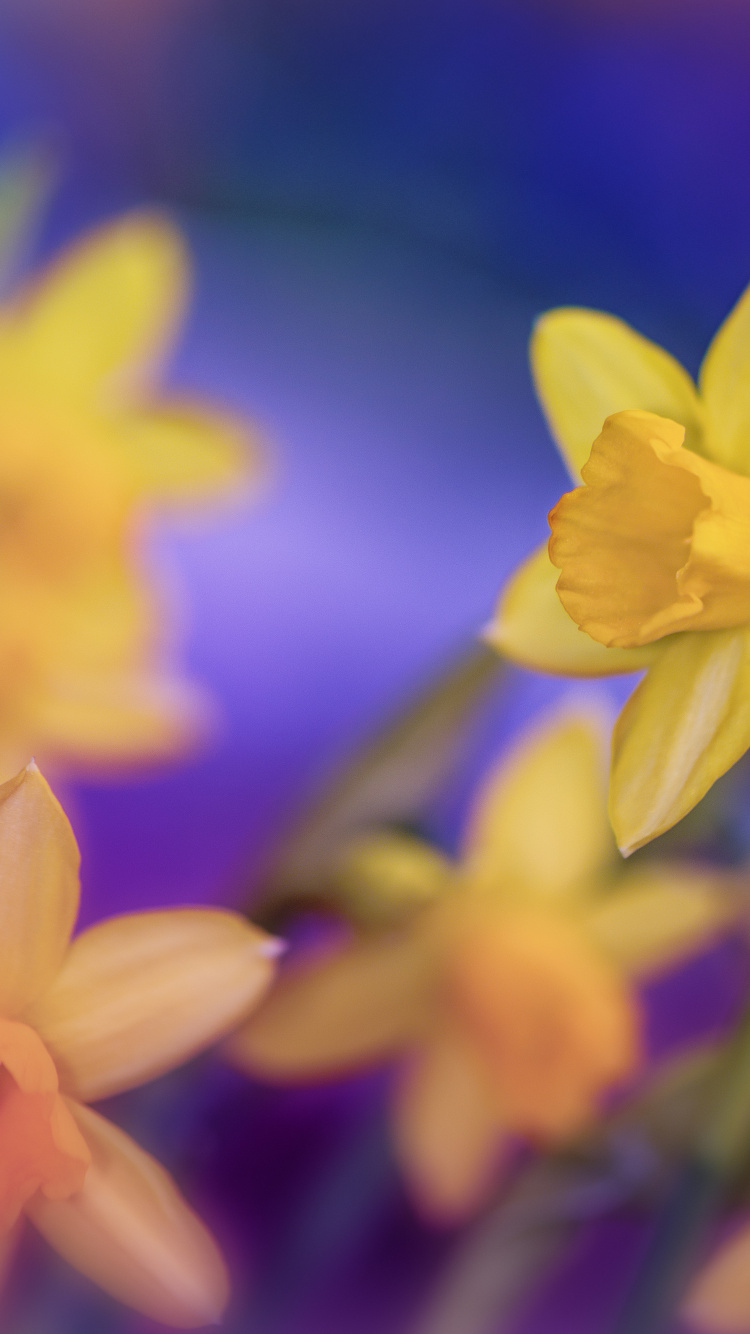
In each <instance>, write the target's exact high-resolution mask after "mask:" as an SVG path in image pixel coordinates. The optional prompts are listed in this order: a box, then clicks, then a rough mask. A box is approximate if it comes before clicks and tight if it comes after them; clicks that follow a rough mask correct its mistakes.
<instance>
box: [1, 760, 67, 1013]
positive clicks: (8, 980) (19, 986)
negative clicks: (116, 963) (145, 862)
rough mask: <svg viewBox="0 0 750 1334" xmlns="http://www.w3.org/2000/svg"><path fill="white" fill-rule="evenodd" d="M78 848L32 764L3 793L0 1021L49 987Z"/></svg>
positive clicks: (62, 941)
mask: <svg viewBox="0 0 750 1334" xmlns="http://www.w3.org/2000/svg"><path fill="white" fill-rule="evenodd" d="M79 861H80V858H79V854H78V847H77V845H76V841H75V837H74V835H73V830H72V829H71V827H70V824H69V823H68V819H67V817H66V815H65V812H64V811H63V809H62V807H61V806H60V803H59V802H58V801H57V800H56V798H55V797H54V796H53V794H52V792H51V791H50V788H49V786H48V784H47V783H46V782H45V780H44V778H43V777H42V775H41V774H40V772H39V770H38V769H37V767H36V765H35V764H33V763H32V764H30V765H29V766H28V768H26V769H22V770H21V772H20V773H19V774H17V775H16V777H15V778H12V779H10V780H9V782H7V783H4V784H3V785H2V787H0V877H1V882H2V892H0V1014H4V1015H6V1016H12V1015H16V1014H18V1013H19V1012H20V1011H21V1010H22V1009H23V1008H24V1007H25V1006H26V1005H28V1004H29V1002H30V1001H33V1000H34V999H35V998H36V997H37V996H38V995H39V994H40V992H42V991H43V990H44V989H45V988H46V987H48V986H49V985H50V983H51V982H52V980H53V978H54V977H55V974H56V973H57V971H58V969H59V967H60V963H61V961H62V959H63V956H64V954H65V951H66V949H67V946H68V941H69V939H70V933H71V931H72V929H73V924H74V922H75V919H76V914H77V912H78V897H79V882H78V865H79Z"/></svg>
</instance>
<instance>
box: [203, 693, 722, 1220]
mask: <svg viewBox="0 0 750 1334" xmlns="http://www.w3.org/2000/svg"><path fill="white" fill-rule="evenodd" d="M605 789H606V775H605V768H604V763H603V735H602V729H601V726H600V724H599V722H598V720H597V719H596V718H595V717H593V716H592V715H589V714H585V715H584V714H580V713H568V714H564V715H562V716H561V717H558V718H556V719H554V720H553V721H552V722H550V723H548V724H547V725H546V726H545V727H543V728H542V729H541V730H539V731H537V732H535V733H533V734H532V735H531V736H529V737H527V738H525V739H524V740H523V741H522V742H521V744H520V745H519V746H518V748H517V749H516V751H515V753H513V754H512V755H511V756H510V757H509V758H506V759H504V760H503V762H502V763H501V764H500V765H499V767H498V768H497V770H496V771H495V772H494V773H492V774H491V775H490V777H489V779H488V781H487V782H486V784H485V785H484V787H483V789H482V791H481V792H480V794H479V798H478V801H477V803H476V807H475V811H474V814H473V817H472V819H471V820H470V823H469V829H468V833H467V837H466V841H465V850H464V854H463V857H462V859H461V860H460V862H459V863H458V864H457V865H454V864H452V863H450V862H449V861H448V860H447V859H446V858H443V857H439V856H438V855H437V854H436V853H435V852H434V850H432V849H427V848H421V852H420V845H419V844H418V843H415V842H414V841H413V840H409V841H407V842H406V843H405V842H404V840H403V839H402V838H400V837H398V836H395V835H394V836H377V837H374V838H373V839H370V840H367V841H366V842H365V843H363V844H362V845H361V846H360V847H359V848H357V847H355V848H353V849H352V851H351V853H350V854H349V855H348V856H347V858H346V860H345V862H344V864H343V865H344V868H345V874H346V875H347V876H348V878H349V881H350V885H351V893H352V895H356V894H358V893H359V892H360V887H361V886H364V895H365V900H366V903H367V905H368V907H371V900H372V896H373V893H374V891H375V887H376V880H377V879H379V880H380V882H381V883H382V885H383V893H384V899H385V902H386V903H387V904H388V905H390V909H391V910H392V908H393V904H394V903H395V902H396V901H397V899H398V896H399V894H401V895H403V896H405V897H406V898H407V899H408V905H410V907H409V910H408V911H406V910H405V911H404V914H403V917H402V918H401V920H399V921H398V923H397V924H395V925H393V926H391V927H390V928H389V929H387V930H386V929H381V930H378V931H377V932H371V933H369V934H364V935H361V936H360V937H359V938H357V939H355V940H354V941H353V942H352V943H351V944H349V945H346V946H344V947H341V946H339V947H337V948H336V949H335V950H334V951H333V952H328V953H326V954H324V955H323V956H322V957H318V958H313V959H312V960H310V959H303V960H302V961H301V962H298V963H296V964H294V963H292V964H290V966H289V967H288V969H287V970H285V971H283V972H282V974H281V976H280V978H279V981H278V983H277V985H276V986H274V987H273V988H272V990H271V992H270V993H269V995H268V997H267V999H266V1000H265V1001H264V1002H263V1004H262V1005H261V1007H260V1009H259V1010H258V1011H257V1012H256V1013H255V1014H254V1015H253V1016H252V1017H251V1018H250V1019H249V1021H248V1022H247V1024H246V1025H245V1026H244V1027H243V1028H242V1029H240V1030H239V1031H238V1033H237V1034H236V1036H235V1037H233V1038H232V1039H231V1042H230V1048H229V1050H230V1054H231V1058H232V1059H233V1060H234V1061H235V1062H236V1063H237V1064H239V1065H240V1066H241V1067H242V1068H244V1069H247V1070H248V1071H250V1072H252V1073H254V1074H256V1075H257V1074H259V1075H261V1076H264V1077H266V1078H271V1079H279V1080H285V1079H291V1080H300V1079H312V1078H315V1077H319V1076H321V1075H325V1074H337V1073H340V1072H342V1071H346V1070H348V1069H351V1068H356V1067H357V1066H361V1065H364V1064H367V1063H369V1062H374V1061H378V1060H384V1059H386V1058H390V1059H397V1060H398V1062H399V1067H400V1071H401V1074H400V1079H399V1081H398V1085H397V1090H396V1098H395V1106H394V1133H395V1140H396V1146H397V1151H398V1154H399V1156H400V1159H401V1162H402V1164H403V1167H404V1170H405V1173H406V1175H407V1178H408V1180H409V1182H410V1183H411V1186H412V1189H413V1192H414V1194H415V1197H416V1199H417V1201H418V1202H419V1203H420V1205H421V1207H422V1208H423V1209H424V1211H425V1212H426V1213H427V1214H428V1215H430V1216H433V1217H442V1218H446V1217H454V1218H455V1217H459V1216H461V1215H463V1214H466V1213H468V1212H470V1211H471V1210H472V1209H473V1208H474V1207H476V1205H477V1204H478V1203H479V1202H480V1201H481V1200H482V1198H483V1197H484V1195H485V1193H486V1192H487V1190H488V1189H489V1188H490V1187H491V1185H492V1182H493V1179H494V1178H495V1175H496V1171H497V1168H498V1166H499V1165H500V1164H501V1163H502V1160H503V1158H504V1156H505V1155H506V1154H507V1150H508V1147H509V1146H510V1144H511V1143H512V1142H513V1139H514V1137H517V1136H519V1135H520V1136H525V1137H528V1138H530V1139H531V1140H532V1141H533V1142H535V1143H540V1144H555V1143H558V1142H560V1141H561V1140H564V1139H566V1138H567V1137H569V1136H571V1135H575V1134H576V1133H578V1132H579V1131H581V1130H583V1129H585V1128H586V1127H587V1126H588V1125H590V1123H591V1122H592V1120H593V1119H594V1118H595V1116H596V1114H597V1111H598V1109H599V1106H600V1104H601V1100H602V1098H603V1097H604V1096H605V1095H606V1093H607V1092H608V1091H609V1090H610V1089H612V1088H614V1087H615V1086H617V1085H618V1084H621V1083H622V1081H624V1080H627V1079H628V1077H629V1076H631V1075H632V1074H633V1072H634V1071H635V1070H636V1068H637V1066H638V1063H639V1060H640V1057H641V1036H640V1014H639V1005H638V1000H637V994H636V989H635V985H634V984H635V982H636V981H637V979H638V978H639V977H641V976H643V975H644V974H646V973H648V972H650V971H653V970H657V969H660V968H664V967H665V966H667V965H668V964H670V963H672V962H673V961H675V960H677V959H679V958H680V957H682V956H684V955H685V954H687V953H688V952H690V951H691V950H694V949H695V948H697V947H698V946H699V945H700V944H702V943H703V942H705V941H706V940H707V939H708V938H709V937H710V936H711V935H712V933H715V932H716V931H717V930H719V929H720V928H721V927H722V926H723V925H724V924H725V923H726V922H727V920H728V916H729V912H730V909H729V907H728V899H727V897H726V896H725V895H722V894H721V893H720V892H719V890H718V889H717V885H716V882H715V880H710V879H709V878H708V877H703V876H701V875H699V874H697V873H696V872H695V871H689V870H687V869H684V870H683V869H680V868H678V867H672V868H666V867H665V868H661V869H659V870H657V869H651V870H649V871H641V872H638V873H635V872H632V873H630V874H627V873H625V874H623V872H624V867H623V864H622V862H621V861H620V859H619V857H618V855H617V852H616V849H615V847H614V843H613V841H612V836H611V832H610V830H609V825H608V822H607V816H606V800H605Z"/></svg>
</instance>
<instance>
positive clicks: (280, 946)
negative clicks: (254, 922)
mask: <svg viewBox="0 0 750 1334" xmlns="http://www.w3.org/2000/svg"><path fill="white" fill-rule="evenodd" d="M287 949H288V946H287V943H286V941H285V940H279V938H278V936H269V937H268V939H267V940H264V941H262V942H261V944H260V945H259V946H258V954H259V955H260V956H261V958H262V959H278V958H279V956H280V955H281V954H286V951H287Z"/></svg>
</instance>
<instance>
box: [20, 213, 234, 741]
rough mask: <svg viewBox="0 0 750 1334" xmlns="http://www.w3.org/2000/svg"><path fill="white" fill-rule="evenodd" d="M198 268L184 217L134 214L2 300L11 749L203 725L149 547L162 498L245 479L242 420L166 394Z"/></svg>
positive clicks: (165, 735)
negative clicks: (147, 558) (147, 526)
mask: <svg viewBox="0 0 750 1334" xmlns="http://www.w3.org/2000/svg"><path fill="white" fill-rule="evenodd" d="M188 275H189V266H188V260H187V256H186V252H185V248H184V245H183V242H182V240H181V237H180V235H179V233H178V232H177V231H176V230H175V228H174V227H172V226H171V225H170V224H169V223H168V222H167V221H166V220H164V219H162V218H160V217H159V216H157V215H151V214H149V213H134V214H131V215H128V216H125V217H124V218H122V219H120V220H118V221H116V222H114V223H112V224H109V225H107V226H104V227H102V228H100V229H99V230H97V231H94V232H92V233H91V234H90V235H88V236H87V237H85V238H84V239H83V240H82V241H80V242H78V243H77V244H75V245H73V246H72V247H71V248H70V249H69V250H67V251H66V252H65V253H64V254H63V255H62V256H61V257H60V258H59V259H58V260H57V261H56V262H54V263H53V264H52V265H51V267H50V268H48V269H47V271H46V272H44V273H42V274H41V276H40V277H39V278H38V279H37V280H36V281H34V282H33V283H32V284H31V285H29V286H28V287H27V288H26V289H25V290H23V291H21V292H20V293H19V294H18V295H17V296H16V297H14V298H13V299H12V300H11V301H9V302H8V303H7V304H5V305H4V306H2V307H0V751H3V752H5V753H6V754H8V755H11V756H12V755H15V754H16V753H19V752H20V753H23V754H24V755H28V754H29V752H30V751H33V752H34V753H36V754H37V755H38V756H40V757H41V758H42V759H43V760H44V762H47V761H48V760H55V761H59V760H62V761H64V762H66V763H73V762H79V763H81V762H82V763H107V762H119V761H122V760H130V759H141V758H146V759H148V758H150V757H152V756H160V755H164V754H166V755H168V754H170V753H171V752H173V751H175V750H177V749H180V748H182V747H184V746H185V744H186V743H187V742H189V741H190V740H191V738H193V737H194V736H195V733H196V730H200V729H201V728H202V727H203V726H204V723H205V700H204V699H203V697H202V695H201V693H200V692H199V691H197V690H196V689H195V688H194V687H191V686H189V685H188V684H187V683H186V682H184V681H182V680H181V679H180V678H179V677H177V676H175V675H174V674H173V673H172V672H171V670H170V669H169V667H168V663H167V650H168V649H169V648H170V647H171V644H170V642H169V641H170V636H169V635H167V634H165V629H164V625H165V616H164V607H161V606H160V605H159V602H160V599H159V598H158V597H157V595H156V590H155V586H154V581H153V578H152V577H151V576H150V574H149V572H148V570H147V569H146V568H145V566H144V561H143V557H142V553H141V551H140V545H141V539H142V537H143V530H144V523H145V521H146V520H147V518H148V516H149V514H150V513H152V512H153V511H154V510H155V509H156V508H157V507H160V506H161V507H163V506H165V505H170V506H180V507H183V506H185V505H189V506H191V505H193V506H194V505H195V504H196V502H201V503H205V501H206V500H210V499H211V498H212V497H218V496H220V495H222V494H224V495H228V494H232V493H235V492H236V490H237V487H238V485H239V484H240V483H241V482H242V481H243V479H245V478H246V476H247V473H248V464H249V459H250V455H249V452H248V444H249V443H250V441H249V431H248V428H247V426H246V425H245V424H244V423H243V422H241V421H239V420H238V419H235V418H233V417H232V416H230V415H229V414H227V413H224V412H221V411H219V410H215V409H212V408H210V407H205V406H202V405H200V404H199V403H194V402H192V401H191V400H190V399H188V398H185V397H184V396H177V397H174V396H172V397H164V396H159V395H158V394H157V393H156V378H157V374H158V371H159V369H160V365H161V362H162V361H163V359H164V356H165V354H166V352H167V351H168V349H169V347H170V345H171V343H172V342H173V340H174V336H175V334H176V331H177V327H178V325H179V322H180V320H181V318H182V313H183V308H184V304H185V299H186V294H187V286H188ZM6 767H7V763H6ZM16 767H18V766H17V765H16Z"/></svg>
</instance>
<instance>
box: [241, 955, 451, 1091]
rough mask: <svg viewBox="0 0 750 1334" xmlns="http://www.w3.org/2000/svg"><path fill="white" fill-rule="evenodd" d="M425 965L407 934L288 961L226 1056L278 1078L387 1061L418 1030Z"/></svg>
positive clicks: (427, 979) (425, 997) (428, 961)
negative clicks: (296, 961) (297, 962)
mask: <svg viewBox="0 0 750 1334" xmlns="http://www.w3.org/2000/svg"><path fill="white" fill-rule="evenodd" d="M433 967H434V965H433V960H432V956H431V954H430V951H429V945H428V944H427V942H426V941H425V942H423V941H422V940H421V938H420V937H419V936H416V935H413V934H412V933H411V932H408V931H400V932H398V933H394V934H393V935H391V934H388V935H385V936H379V937H375V938H373V939H370V940H363V941H361V942H359V943H357V944H354V945H351V946H346V947H344V948H343V949H341V948H338V949H336V950H335V951H330V950H327V951H326V952H325V953H323V954H322V956H320V955H319V956H318V957H317V958H315V960H314V961H312V962H310V961H309V960H308V961H306V962H304V963H299V964H292V965H290V967H289V968H288V969H287V970H286V972H282V974H281V976H280V978H279V980H278V982H277V983H276V985H275V986H274V988H273V990H272V991H271V993H270V995H269V996H268V998H267V1000H266V1001H265V1002H264V1004H263V1005H262V1006H261V1008H260V1009H259V1010H258V1012H257V1014H255V1015H253V1016H252V1018H251V1019H250V1020H249V1021H248V1023H247V1024H245V1026H244V1027H243V1028H241V1029H240V1031H239V1032H238V1033H237V1034H235V1035H234V1036H233V1037H232V1039H231V1040H230V1042H229V1044H228V1055H229V1058H230V1060H232V1061H233V1062H234V1063H235V1064H236V1065H239V1066H241V1067H242V1068H243V1069H245V1070H249V1071H251V1072H252V1073H254V1074H259V1075H261V1076H263V1077H264V1078H268V1079H274V1080H282V1081H286V1080H296V1079H309V1078H310V1077H311V1076H326V1075H328V1076H330V1075H338V1074H340V1073H342V1072H343V1071H346V1070H350V1069H356V1068H358V1067H360V1066H363V1065H366V1064H368V1063H369V1062H374V1061H379V1060H383V1059H384V1058H386V1057H388V1056H392V1055H393V1053H394V1052H396V1051H398V1050H400V1049H401V1048H402V1047H403V1046H404V1045H405V1044H406V1043H407V1042H409V1041H411V1040H412V1039H413V1038H414V1037H415V1036H416V1035H417V1034H419V1033H420V1032H422V1031H423V1029H424V1026H425V1024H426V1022H427V1017H428V1009H429V999H430V995H431V983H432V980H433V978H432V975H433Z"/></svg>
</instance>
